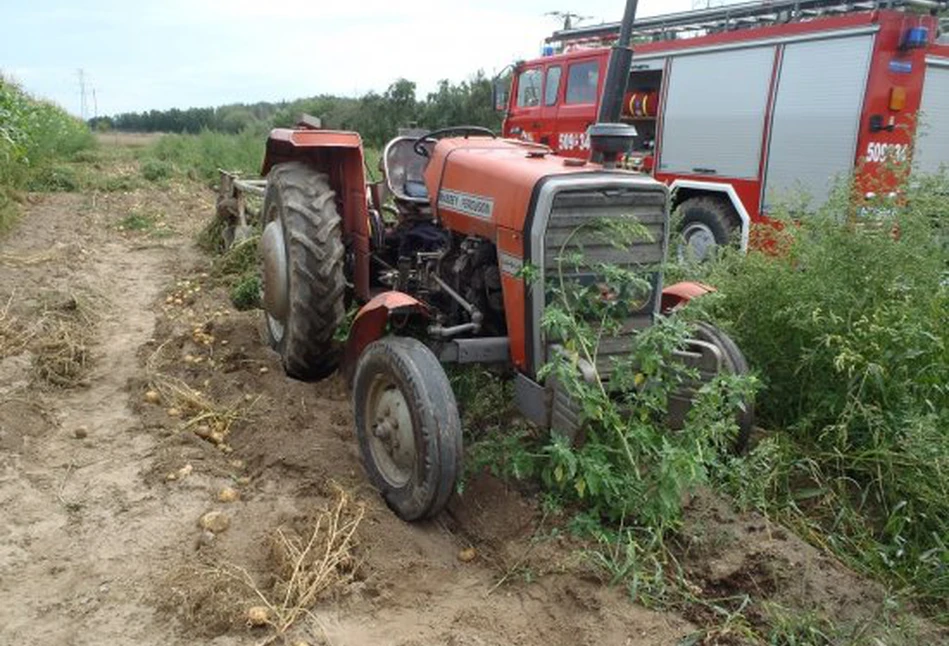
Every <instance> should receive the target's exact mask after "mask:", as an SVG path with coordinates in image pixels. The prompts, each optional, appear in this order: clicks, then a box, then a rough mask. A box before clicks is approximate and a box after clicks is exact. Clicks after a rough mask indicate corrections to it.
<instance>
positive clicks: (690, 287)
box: [659, 280, 715, 316]
mask: <svg viewBox="0 0 949 646" xmlns="http://www.w3.org/2000/svg"><path fill="white" fill-rule="evenodd" d="M714 291H715V288H714V287H711V286H710V285H705V284H703V283H697V282H694V281H691V280H687V281H683V282H681V283H676V284H675V285H669V286H668V287H666V288H664V289H663V290H662V300H661V301H660V305H659V311H660V312H661V313H662V314H663V315H665V316H667V315H669V314H671V313H672V312H674V311H676V310H677V309H679V308H682V307H685V306H686V305H687V304H688V302H689V301H691V300H692V299H694V298H698V297H699V296H704V295H705V294H710V293H711V292H714Z"/></svg>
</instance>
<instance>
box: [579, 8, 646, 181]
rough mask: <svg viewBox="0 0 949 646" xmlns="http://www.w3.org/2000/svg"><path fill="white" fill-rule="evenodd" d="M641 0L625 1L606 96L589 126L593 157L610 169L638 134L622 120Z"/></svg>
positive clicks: (604, 89)
mask: <svg viewBox="0 0 949 646" xmlns="http://www.w3.org/2000/svg"><path fill="white" fill-rule="evenodd" d="M638 4H639V2H638V0H626V10H625V11H624V12H623V22H622V23H620V31H619V40H617V41H616V44H614V45H613V48H612V51H610V61H609V64H608V66H607V68H606V80H605V81H604V82H603V96H602V97H601V98H600V109H599V111H598V113H597V123H596V124H594V125H592V126H590V133H589V135H590V149H591V151H592V155H591V159H592V161H594V162H596V163H602V164H603V165H604V166H606V167H607V168H613V167H615V166H616V161H617V158H618V157H619V156H620V155H622V154H625V153H627V152H629V148H630V146H631V145H632V143H633V137H635V136H636V129H635V128H633V127H632V126H629V125H626V124H622V123H620V115H621V114H622V111H623V97H624V96H626V86H627V85H628V84H629V71H630V69H631V67H632V63H633V50H632V49H630V44H631V43H632V40H633V23H634V22H635V21H636V8H637V5H638Z"/></svg>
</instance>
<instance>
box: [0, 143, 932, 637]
mask: <svg viewBox="0 0 949 646" xmlns="http://www.w3.org/2000/svg"><path fill="white" fill-rule="evenodd" d="M133 143H134V144H138V142H125V141H117V142H109V141H108V140H106V141H105V142H104V145H106V146H108V145H115V146H121V145H133ZM123 163H127V162H123ZM117 167H118V166H116V168H117ZM116 168H113V167H111V166H110V165H108V164H105V165H104V166H103V167H102V168H101V170H100V172H102V173H106V174H108V173H111V172H118V171H117V170H116ZM122 168H123V171H122V172H127V168H125V166H123V167H122ZM24 211H25V213H24V214H23V217H22V219H21V221H20V222H19V224H18V225H17V226H16V227H15V228H14V229H13V230H12V231H11V232H10V233H9V234H8V235H7V236H6V238H5V239H4V240H3V241H2V242H0V600H2V603H0V644H2V645H7V644H9V645H14V644H17V645H19V644H50V645H59V644H62V645H77V646H78V645H94V644H95V645H98V644H113V645H121V644H135V645H142V644H155V645H158V644H161V645H163V646H172V645H179V644H181V645H184V644H189V645H190V644H215V645H220V646H225V645H238V644H241V645H242V644H264V643H278V644H279V643H287V644H304V643H305V644H311V645H316V644H332V645H335V646H363V645H365V646H368V645H377V644H392V645H401V646H409V645H412V646H416V645H418V646H421V645H428V644H452V645H457V646H463V645H464V646H487V645H499V646H500V645H507V644H518V645H524V646H553V645H559V644H563V645H586V644H589V645H593V644H597V645H600V644H603V645H616V646H631V645H635V644H642V645H651V644H678V643H683V644H686V643H710V644H711V643H723V644H724V643H729V644H730V643H746V641H748V640H749V639H751V637H750V636H749V634H750V633H748V631H747V630H745V629H744V628H743V627H746V625H748V624H750V625H751V626H754V625H755V622H756V621H761V622H764V621H765V619H764V617H765V616H768V617H770V618H769V619H768V620H767V621H768V622H771V623H772V624H773V622H774V617H773V613H771V614H769V608H770V607H771V605H772V604H780V606H781V607H782V608H788V609H791V610H792V611H793V612H794V613H796V614H797V615H805V614H808V613H811V614H813V615H814V616H819V617H821V618H822V619H826V620H827V621H830V622H831V623H833V624H834V625H840V626H844V625H845V626H850V627H852V630H851V631H850V633H851V634H852V635H854V642H853V643H874V642H873V641H872V639H877V638H878V639H880V640H881V641H880V642H878V643H914V641H915V640H919V643H936V642H939V641H940V640H943V639H944V638H945V635H944V634H943V633H942V632H940V630H939V629H937V628H934V627H932V626H931V625H929V624H928V623H926V622H925V621H922V620H916V619H912V618H907V617H905V616H901V617H899V618H893V617H890V616H889V615H888V610H887V609H888V607H889V605H888V603H889V601H888V598H887V595H886V594H885V592H884V590H883V589H882V588H880V587H879V586H877V585H876V584H874V583H872V582H869V581H866V580H864V579H861V578H860V577H858V576H857V575H855V574H854V573H852V572H850V571H849V570H847V569H846V568H844V567H843V566H841V565H840V564H839V563H837V562H836V561H835V560H834V559H833V558H831V557H830V556H828V555H826V554H824V553H821V552H820V551H818V550H816V549H814V548H813V547H811V546H809V545H807V544H806V543H804V542H803V541H801V540H800V539H798V538H797V537H796V536H794V535H793V534H792V533H790V532H789V531H787V530H785V529H784V528H782V527H779V526H774V525H772V524H771V523H769V522H768V521H766V520H764V519H762V518H760V517H758V516H755V515H749V514H739V513H736V512H734V511H733V510H732V509H731V508H730V507H729V505H728V504H727V502H725V501H722V500H720V499H718V498H716V497H714V496H712V495H710V494H701V495H698V496H696V497H695V498H694V499H693V500H692V501H691V502H690V505H689V511H688V522H687V526H686V529H685V531H684V533H683V537H682V549H681V556H680V563H681V566H682V568H683V571H684V572H685V573H686V574H687V576H688V577H689V580H690V581H691V582H692V584H693V585H694V587H695V592H696V596H697V597H701V598H704V599H716V600H718V601H717V603H716V604H714V608H715V609H713V604H708V603H696V604H693V605H689V604H684V605H681V606H679V607H675V608H667V609H664V610H661V611H660V610H650V609H646V608H644V607H641V606H639V605H636V604H635V603H633V602H631V601H630V595H629V593H628V588H627V586H626V585H623V584H620V585H613V586H611V585H609V580H608V579H609V577H608V576H606V575H605V574H604V573H603V572H602V571H601V570H599V569H597V568H596V567H595V566H594V565H593V563H592V562H591V561H590V560H589V559H588V558H585V556H584V555H585V553H586V546H584V545H583V544H582V543H581V542H579V541H577V540H575V539H572V538H569V534H568V533H567V532H566V531H563V530H559V531H558V529H559V528H558V527H557V523H556V522H554V521H552V520H550V519H549V518H547V517H546V516H545V515H544V514H543V512H542V510H541V508H540V505H539V504H538V502H537V501H536V500H534V499H533V498H532V497H531V496H529V495H526V494H524V493H522V492H519V491H518V490H516V489H515V488H512V487H511V486H509V485H508V484H506V483H504V482H501V481H499V480H496V479H494V478H492V477H490V476H488V475H485V474H473V475H472V476H471V477H470V479H469V482H468V483H467V486H466V488H465V491H464V494H463V495H461V496H456V499H455V500H454V501H453V502H452V503H451V505H450V509H449V511H448V512H447V513H445V514H443V515H442V517H440V518H439V519H437V520H435V521H431V522H426V523H420V524H415V525H409V524H406V523H403V522H401V521H400V520H398V519H397V518H396V517H395V516H394V515H393V514H392V513H391V512H390V511H389V510H388V509H387V508H386V506H385V504H384V503H383V502H382V501H381V500H380V498H379V497H378V495H377V494H376V493H375V492H374V491H373V490H372V489H371V488H370V487H369V486H368V485H367V482H366V479H365V477H364V474H363V471H362V467H361V464H360V460H359V455H358V450H357V445H356V442H355V439H354V436H353V428H352V415H351V405H350V401H349V392H348V390H347V388H346V385H345V383H344V382H343V381H342V380H341V379H339V378H333V379H330V380H328V381H325V382H323V383H319V384H305V383H300V382H295V381H291V380H289V379H287V378H286V377H285V376H284V375H283V374H282V372H281V369H280V364H279V360H278V358H277V356H276V355H275V354H273V353H272V352H271V351H270V350H268V349H267V348H266V347H265V345H264V343H263V342H262V341H261V330H260V315H259V313H254V312H238V311H236V310H235V309H234V308H233V307H232V306H231V304H230V301H229V298H228V295H227V292H226V290H225V289H224V288H223V287H221V286H220V285H218V284H217V282H216V280H215V279H214V277H213V273H212V265H211V262H212V260H211V258H209V257H207V256H206V255H204V254H203V253H202V252H200V251H199V250H198V249H197V247H196V246H195V243H194V241H195V238H196V235H197V233H198V232H199V230H200V229H201V228H202V227H203V226H204V225H205V224H206V223H207V220H208V219H209V218H210V216H211V214H212V213H213V194H212V193H211V191H210V190H208V189H206V188H204V187H202V186H200V185H198V184H191V183H186V182H183V181H180V182H174V183H171V184H169V185H167V186H150V187H148V188H140V189H136V190H132V191H128V192H113V193H89V194H82V193H69V194H52V195H33V196H30V200H29V203H28V204H27V205H26V206H25V207H24ZM143 223H144V224H143ZM722 608H724V609H726V615H727V612H734V613H735V617H738V616H741V617H742V618H743V619H742V622H732V623H730V621H729V617H728V616H721V614H720V613H721V609H722ZM739 624H740V625H739ZM762 632H764V633H767V632H768V629H762ZM779 643H785V642H779ZM796 643H823V642H812V641H798V642H796Z"/></svg>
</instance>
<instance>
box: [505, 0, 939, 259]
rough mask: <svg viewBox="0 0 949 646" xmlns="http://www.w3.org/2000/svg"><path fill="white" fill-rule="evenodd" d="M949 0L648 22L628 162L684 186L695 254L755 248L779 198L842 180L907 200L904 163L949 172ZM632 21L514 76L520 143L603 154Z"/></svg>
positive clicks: (557, 41)
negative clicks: (597, 132) (757, 230)
mask: <svg viewBox="0 0 949 646" xmlns="http://www.w3.org/2000/svg"><path fill="white" fill-rule="evenodd" d="M947 6H949V3H947V2H946V1H945V0H939V1H934V0H907V1H902V2H901V1H896V0H890V1H867V2H847V3H842V2H840V1H839V0H774V1H770V2H751V3H743V4H737V5H729V6H725V7H716V8H712V9H701V10H695V11H687V12H681V13H677V14H670V15H665V16H657V17H653V18H646V19H641V20H638V21H637V22H636V24H635V26H634V36H635V38H636V41H637V42H638V44H637V45H635V50H636V55H635V58H634V60H633V64H632V69H631V70H630V75H629V83H628V92H627V94H626V97H625V101H624V108H623V119H624V120H625V121H626V122H628V123H630V124H632V125H633V126H635V128H636V129H637V137H636V139H635V143H634V145H633V150H632V151H631V152H630V154H629V155H628V156H627V166H628V167H630V168H633V169H637V170H640V171H642V172H644V173H650V174H652V175H654V176H655V177H656V178H657V179H659V180H660V181H662V182H664V183H666V184H667V185H668V186H670V187H671V188H672V189H673V190H674V200H675V204H674V206H676V207H677V208H678V209H679V211H680V213H681V215H682V221H681V222H682V223H681V233H682V244H680V246H679V253H680V256H682V255H690V256H692V257H694V258H697V259H703V258H705V257H707V256H708V255H709V254H710V253H712V252H713V251H714V249H715V247H716V246H718V245H724V244H736V245H738V246H740V247H741V248H742V249H746V248H747V247H748V245H749V240H750V239H751V236H752V231H753V227H752V226H751V225H752V224H754V223H757V222H762V221H767V215H768V213H769V212H771V211H772V210H773V209H774V208H775V206H776V205H777V204H779V203H793V204H796V205H798V206H799V207H800V211H801V212H807V211H808V210H811V209H814V208H816V207H818V206H820V205H821V204H822V203H824V202H825V201H826V200H827V199H828V197H829V195H830V192H831V190H832V188H833V187H834V185H835V181H836V180H838V179H839V178H842V177H846V176H848V175H850V174H854V176H855V186H856V190H857V193H858V197H862V198H865V199H868V200H872V199H874V198H877V197H879V196H883V197H884V198H885V197H886V196H894V197H895V194H896V191H897V189H898V181H899V180H898V179H897V175H899V173H894V172H893V167H892V166H890V165H891V164H892V165H895V166H896V167H900V166H904V165H908V164H910V163H912V164H913V167H914V168H916V169H918V170H920V171H924V172H935V171H937V170H939V169H940V168H941V167H943V166H945V165H946V164H947V163H949V40H947V39H946V36H945V35H943V34H944V30H945V29H946V27H947V25H946V24H945V22H943V24H940V17H939V14H940V13H941V12H942V13H943V15H945V13H944V12H945V10H946V8H947ZM618 29H619V25H618V24H603V25H597V26H591V27H579V28H574V29H570V30H563V31H559V32H556V33H554V34H553V36H551V37H550V38H549V39H548V45H547V46H546V47H545V54H546V55H545V56H543V57H541V58H539V59H536V60H532V61H527V62H520V63H518V64H516V65H515V67H514V74H513V80H512V83H511V88H510V90H511V91H510V92H509V93H506V96H505V97H503V98H502V100H503V101H504V107H505V109H506V118H505V121H504V134H505V136H508V137H514V138H520V139H525V140H528V141H533V142H535V143H540V144H544V145H547V146H549V147H551V148H552V149H554V151H556V152H558V153H560V154H561V155H566V156H575V157H583V158H585V157H587V156H588V155H589V152H590V144H589V137H588V134H587V129H588V127H589V126H590V125H591V124H593V123H594V122H595V121H596V115H597V110H598V107H599V105H598V104H599V101H600V98H601V97H602V96H603V94H604V88H603V83H604V79H605V78H606V66H607V60H608V58H609V51H610V49H609V48H610V44H611V42H612V41H614V40H615V39H616V36H617V34H618Z"/></svg>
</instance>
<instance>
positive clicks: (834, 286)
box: [696, 176, 949, 622]
mask: <svg viewBox="0 0 949 646" xmlns="http://www.w3.org/2000/svg"><path fill="white" fill-rule="evenodd" d="M910 186H911V188H910V190H909V191H908V192H907V194H906V196H905V200H904V201H903V202H901V203H896V204H894V203H880V204H877V205H871V206H877V207H884V208H886V209H888V210H889V212H890V213H891V216H890V217H892V218H893V219H892V220H890V221H889V224H883V226H880V225H879V224H877V225H874V226H868V224H867V223H855V222H854V221H852V220H849V219H848V217H847V215H846V214H848V213H849V212H850V209H849V207H848V205H847V204H848V203H847V197H848V194H847V191H846V190H842V191H840V193H839V194H838V196H837V197H836V199H835V200H834V201H832V202H831V203H830V204H829V205H828V206H826V207H825V208H824V209H822V210H821V211H820V212H819V213H816V214H814V215H812V216H811V217H809V218H808V220H807V221H806V223H805V224H804V225H803V226H798V225H796V224H794V223H793V222H792V221H791V220H790V216H789V215H788V216H787V217H786V219H787V221H786V226H785V229H784V231H783V233H782V234H781V235H782V238H783V244H784V245H785V247H786V253H785V254H784V255H781V256H774V255H768V254H764V253H750V254H748V255H747V256H744V257H741V256H732V257H727V258H725V259H724V260H723V261H722V262H720V263H717V264H715V265H712V266H710V267H707V268H705V269H703V270H701V271H702V273H701V274H700V275H698V276H696V277H697V278H700V279H702V280H704V281H706V282H710V283H711V284H714V285H716V286H717V287H718V288H719V289H720V291H719V293H718V294H716V295H715V296H714V297H713V298H710V299H708V300H706V301H705V303H703V307H704V309H705V310H706V311H707V312H708V313H709V314H711V315H713V316H715V317H716V318H718V319H719V320H720V321H722V322H723V323H724V324H725V325H727V327H728V328H729V329H730V330H731V331H732V332H733V334H734V336H735V337H736V339H737V340H738V342H739V344H740V345H741V347H742V348H743V350H744V351H745V353H746V354H747V355H748V357H749V359H750V361H751V363H752V364H753V365H755V366H756V367H757V368H758V369H759V370H760V371H761V374H762V377H763V379H764V380H765V383H766V388H765V389H764V391H763V392H762V396H761V398H760V401H759V407H758V410H759V413H760V415H761V419H762V422H763V423H764V424H765V425H766V426H767V427H768V428H771V429H774V431H775V432H774V433H773V434H772V435H771V436H770V437H769V438H767V439H766V440H765V441H764V442H762V443H761V444H760V445H759V446H758V448H757V450H756V451H755V452H753V453H752V454H751V455H750V456H749V458H748V460H746V461H745V462H744V463H742V464H740V465H735V468H734V469H733V470H732V471H731V475H730V476H727V477H725V478H724V482H723V485H724V486H725V488H726V489H728V490H730V491H731V492H733V494H734V495H735V496H736V498H737V499H738V500H739V501H740V502H742V503H743V504H745V505H748V506H754V507H757V508H759V509H761V510H762V511H764V512H766V513H768V514H769V515H771V516H773V517H776V518H779V519H781V520H782V521H783V522H785V523H787V524H789V525H791V526H792V527H794V528H795V530H796V531H797V532H798V533H799V534H801V535H802V536H804V537H806V538H807V539H808V540H810V541H811V542H812V543H814V544H816V545H818V546H820V547H822V548H825V549H828V550H831V551H833V552H835V553H836V554H838V555H839V556H840V557H841V558H842V559H843V560H845V561H846V562H847V563H849V564H850V565H852V566H854V567H855V568H857V569H859V570H861V571H863V572H866V573H868V574H870V575H872V576H874V577H876V578H878V579H880V580H881V581H883V582H885V583H887V584H888V585H890V586H891V587H892V588H893V589H894V590H897V591H899V592H900V593H901V594H903V595H905V596H907V597H909V598H911V599H914V600H915V601H916V602H917V603H920V604H922V605H923V606H925V607H926V608H927V609H928V610H929V612H931V613H932V614H933V616H934V617H936V618H937V619H938V620H940V621H942V622H949V602H947V600H949V569H947V568H949V542H947V540H946V537H947V536H949V434H947V429H949V387H947V384H949V339H947V338H946V327H945V326H946V312H947V311H949V281H947V277H949V250H947V247H946V246H945V240H946V235H945V234H946V225H945V214H946V213H947V212H949V190H947V189H949V178H947V177H946V176H942V177H921V178H916V179H915V180H914V181H913V182H912V183H911V184H910ZM844 189H846V187H844Z"/></svg>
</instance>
